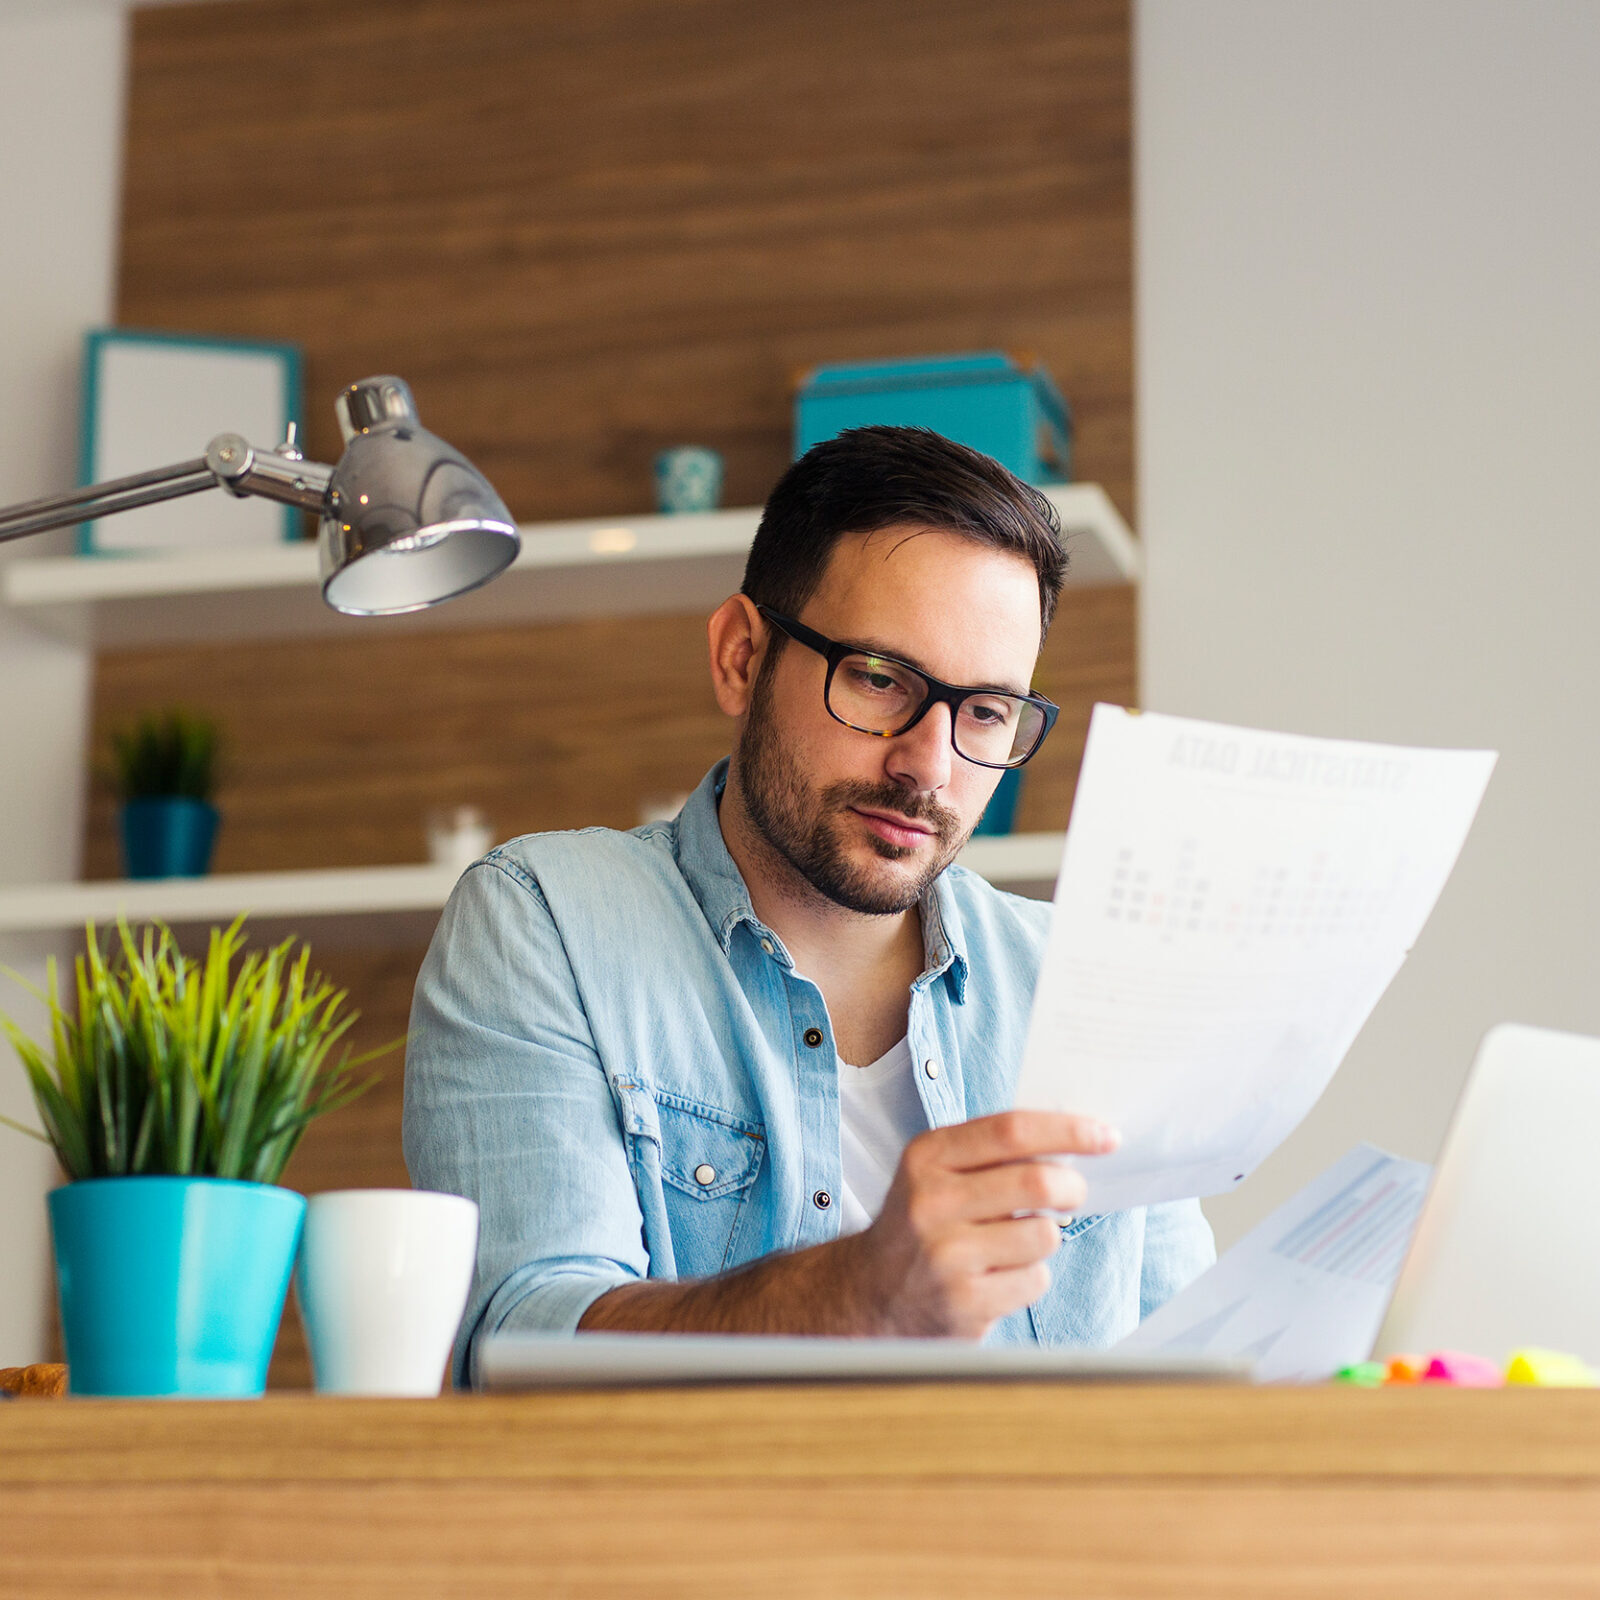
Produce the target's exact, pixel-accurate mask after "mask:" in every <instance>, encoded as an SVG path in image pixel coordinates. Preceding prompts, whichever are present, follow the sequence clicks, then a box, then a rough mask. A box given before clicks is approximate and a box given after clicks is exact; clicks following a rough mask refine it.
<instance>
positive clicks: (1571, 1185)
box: [1373, 1023, 1600, 1364]
mask: <svg viewBox="0 0 1600 1600" xmlns="http://www.w3.org/2000/svg"><path fill="white" fill-rule="evenodd" d="M1529 1345H1537V1346H1542V1347H1544V1348H1546V1349H1551V1350H1562V1351H1568V1352H1570V1353H1571V1354H1573V1355H1579V1356H1582V1357H1583V1358H1584V1359H1585V1360H1587V1361H1589V1362H1591V1363H1595V1364H1600V1039H1589V1038H1584V1037H1581V1036H1580V1035H1578V1034H1571V1033H1554V1032H1551V1031H1550V1030H1549V1029H1545V1028H1530V1027H1524V1026H1522V1025H1520V1024H1517V1023H1503V1024H1502V1025H1501V1026H1499V1027H1497V1028H1493V1029H1491V1030H1490V1032H1489V1033H1488V1034H1487V1035H1486V1036H1485V1038H1484V1041H1483V1043H1482V1044H1481V1045H1480V1046H1479V1048H1478V1055H1477V1059H1476V1060H1475V1061H1474V1063H1473V1067H1472V1072H1471V1075H1470V1076H1469V1077H1468V1079H1467V1084H1466V1088H1465V1089H1464V1090H1463V1091H1462V1095H1461V1100H1460V1103H1459V1104H1458V1105H1457V1107H1456V1114H1455V1117H1454V1119H1453V1120H1452V1122H1451V1124H1450V1129H1449V1132H1448V1133H1447V1134H1446V1136H1445V1143H1444V1150H1443V1152H1442V1154H1441V1155H1440V1158H1439V1164H1438V1167H1437V1169H1436V1171H1435V1173H1434V1178H1433V1184H1432V1186H1431V1187H1430V1189H1429V1191H1428V1197H1427V1200H1426V1201H1425V1203H1424V1205H1423V1208H1422V1216H1421V1218H1420V1220H1419V1221H1418V1223H1417V1230H1416V1234H1415V1235H1414V1237H1413V1239H1412V1242H1411V1249H1410V1252H1409V1253H1408V1254H1407V1256H1406V1260H1405V1265H1404V1266H1403V1267H1402V1268H1401V1270H1400V1277H1399V1279H1398V1281H1397V1282H1396V1284H1395V1289H1394V1294H1393V1296H1392V1297H1391V1298H1390V1301H1389V1309H1388V1312H1387V1314H1386V1315H1385V1317H1384V1319H1383V1323H1382V1325H1381V1327H1380V1328H1379V1330H1378V1336H1377V1339H1376V1340H1375V1341H1374V1344H1373V1354H1374V1355H1376V1356H1379V1357H1386V1356H1389V1355H1394V1354H1398V1353H1400V1352H1403V1351H1416V1352H1426V1351H1430V1350H1467V1351H1471V1352H1473V1353H1474V1354H1476V1355H1482V1356H1487V1357H1489V1358H1490V1359H1491V1360H1496V1361H1498V1360H1500V1359H1502V1358H1503V1357H1504V1356H1506V1355H1507V1354H1508V1353H1509V1352H1510V1351H1512V1350H1515V1349H1517V1348H1519V1347H1523V1346H1529Z"/></svg>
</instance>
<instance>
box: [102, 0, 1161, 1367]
mask: <svg viewBox="0 0 1600 1600" xmlns="http://www.w3.org/2000/svg"><path fill="white" fill-rule="evenodd" d="M132 29H133V35H132V75H131V82H130V89H129V102H128V143H127V166H126V180H125V188H124V197H123V219H122V253H121V272H120V287H119V304H118V316H119V320H120V321H121V322H123V323H124V324H126V325H130V326H143V327H157V328H169V329H179V330H188V331H196V332H214V333H219V334H230V335H241V336H259V337H266V338H277V339H288V340H292V341H294V342H296V343H298V344H300V345H301V346H302V347H303V348H304V350H305V353H306V417H305V427H304V437H305V438H306V442H307V444H308V447H309V449H310V451H311V453H312V454H314V455H318V456H320V457H321V458H322V459H326V460H332V459H334V458H335V457H336V455H337V452H338V448H339V445H338V439H337V434H336V430H335V428H334V423H333V415H332V406H331V401H332V397H333V395H334V393H335V392H336V390H337V389H338V388H339V387H340V386H342V385H343V384H345V383H347V382H349V381H350V380H351V379H354V378H358V377H361V376H363V375H366V374H369V373H374V372H398V373H400V374H401V375H402V376H404V377H405V378H407V379H408V380H409V381H410V382H411V384H412V386H413V388H414V390H415V391H416V394H417V399H418V403H419V406H420V408H421V411H422V415H423V419H424V421H425V422H427V423H428V424H429V425H430V426H432V427H433V428H434V429H436V430H437V431H438V432H439V433H441V434H442V435H444V437H446V438H448V439H450V440H451V441H452V442H453V443H455V444H457V445H458V446H459V447H460V448H462V449H463V450H465V451H466V452H467V453H468V454H469V455H470V456H471V457H472V458H473V459H474V460H476V461H477V462H478V464H479V465H480V466H482V467H483V468H484V469H485V471H487V472H488V474H489V475H490V477H491V478H492V479H493V481H494V482H495V484H496V485H497V487H498V488H499V489H500V490H501V492H502V494H503V495H504V496H505V498H506V500H507V502H508V504H509V505H510V506H511V508H512V510H513V511H514V512H515V513H516V514H517V515H518V516H519V517H520V518H523V519H526V520H537V519H542V518H554V517H562V516H584V515H605V514H608V513H613V512H614V513H618V514H624V513H630V512H636V511H639V510H642V509H645V508H647V507H648V505H649V503H650V486H649V485H650V461H651V458H652V456H653V455H654V454H655V452H656V451H658V450H660V449H662V448H664V447H666V446H669V445H673V444H678V443H683V442H687V441H694V442H700V443H705V444H709V445H712V446H714V447H715V448H717V449H718V450H720V451H722V452H723V454H724V456H725V458H726V461H727V482H726V493H725V498H726V500H727V502H728V503H730V504H753V503H757V502H759V501H760V500H761V499H762V498H764V496H765V494H766V492H767V490H768V488H769V487H770V486H771V483H772V481H773V480H774V479H775V477H776V476H777V475H778V473H779V472H780V471H781V470H782V468H783V466H784V465H785V464H786V462H787V460H788V456H789V441H790V431H791V423H790V403H791V385H792V381H793V377H794V374H795V373H796V372H797V371H799V370H801V369H803V368H805V367H806V366H808V365H811V364H814V363H816V362H820V361H828V360H848V359H869V358H874V357H893V356H898V355H916V354H925V353H928V352H933V351H940V350H962V349H975V348H982V347H989V346H1000V347H1004V348H1009V349H1014V350H1024V351H1029V352H1032V353H1035V354H1037V355H1038V356H1040V357H1041V358H1042V359H1043V360H1044V361H1046V362H1047V363H1048V365H1049V366H1050V368H1051V370H1052V371H1053V372H1054V373H1055V375H1056V377H1057V378H1058V380H1059V381H1060V383H1061V385H1062V387H1063V389H1064V390H1065V392H1066V393H1067V395H1068V397H1069V398H1070V400H1071V402H1072V404H1073V407H1074V411H1075V414H1076V420H1077V466H1078V475H1079V476H1080V477H1082V478H1085V479H1089V480H1093V481H1097V482H1100V483H1102V484H1104V485H1105V486H1106V488H1107V489H1108V490H1109V492H1110V493H1111V495H1112V497H1113V499H1114V500H1116V501H1117V503H1118V504H1119V505H1120V506H1121V507H1122V508H1123V509H1124V510H1125V511H1127V512H1129V513H1132V511H1133V509H1134V507H1133V460H1132V349H1131V346H1132V319H1131V305H1132V270H1131V248H1130V238H1131V207H1130V161H1129V126H1130V117H1129V59H1128V57H1129V48H1128V47H1129V26H1128V8H1127V3H1126V0H1073V4H1071V5H1064V4H1062V3H1061V0H1005V3H1004V4H1000V5H996V4H993V3H989V0H873V3H871V4H865V5H864V4H861V3H859V0H795V3H793V4H790V5H786V6H756V5H750V4H748V3H746V0H589V3H586V4H585V5H583V6H571V5H564V4H560V3H557V0H386V3H384V4H383V5H368V6H364V7H354V6H351V5H349V4H347V3H345V0H228V3H225V4H219V3H202V4H189V5H170V6H161V7H153V8H148V9H140V10H136V11H135V12H134V13H133V22H132ZM229 425H230V419H228V418H226V417H219V418H218V419H217V427H218V429H219V430H220V429H222V428H224V427H226V426H229ZM199 443H203V441H198V442H197V448H198V447H199ZM704 652H705V646H704V633H703V620H702V619H701V618H699V617H657V618H649V619H643V620H638V621H627V622H610V621H597V622H583V623H572V624H567V625H563V626H560V627H554V628H548V629H540V630H524V631H518V630H510V631H499V632H482V633H460V634H453V633H444V634H428V635H392V636H386V635H385V633H384V631H383V629H382V627H381V625H377V626H374V627H373V628H372V629H371V631H370V632H364V633H363V634H362V635H361V637H360V638H359V639H357V640H355V641H345V640H338V641H314V642H300V641H296V642H294V643H262V644H251V645H245V646H227V647H215V648H212V647H200V648H183V649H176V648H174V649H155V650H140V651H126V652H118V653H114V654H108V655H106V656H103V657H102V658H101V659H100V661H99V662H98V664H97V671H96V679H95V691H94V729H93V755H94V758H95V760H96V763H97V765H103V762H104V752H105V749H106V732H107V729H108V727H110V726H113V725H116V724H118V723H121V722H124V721H126V720H129V719H131V718H132V717H133V716H135V715H137V714H138V713H140V712H142V711H144V710H147V709H150V708H154V707H160V706H165V705H170V704H183V705H187V706H190V707H193V708H195V709H199V710H204V711H209V712H212V713H213V714H215V715H217V716H218V717H219V718H220V719H221V720H222V721H223V723H224V725H225V727H226V730H227V734H228V739H229V747H228V754H227V760H226V769H225V777H224V781H223V785H222V792H221V794H220V797H219V798H220V802H221V804H222V807H223V810H224V813H225V818H226V820H225V823H224V827H223V832H222V836H221V840H220V843H219V847H218V856H217V863H216V864H217V867H218V869H219V870H225V871H233V870H249V869H262V870H271V869H275V868H288V867H315V866H339V865H357V864H376V863H383V862H397V861H407V860H420V859H422V856H423V829H422V819H423V814H424V812H425V811H426V809H427V808H428V807H430V806H433V805H441V804H451V803H457V802H463V801H465V802H470V803H473V804H477V805H480V806H482V807H483V808H484V809H485V810H486V811H487V812H488V813H489V816H490V818H491V821H492V823H493V825H494V828H495V831H496V833H497V834H498V835H499V836H501V837H509V836H510V835H512V834H515V833H519V832H524V831H527V830H530V829H539V828H550V827H572V826H582V825H586V824H591V823H601V824H610V825H617V826H629V825H631V824H632V823H633V822H634V821H635V820H636V816H637V811H638V806H639V803H640V801H641V799H642V798H644V797H646V796H651V795H666V794H671V793H674V792H679V791H682V790H684V789H687V788H689V787H690V786H691V785H692V784H693V783H694V782H696V781H697V780H698V778H699V777H700V775H701V773H702V772H703V771H704V770H705V768H706V767H707V766H709V765H710V763H711V762H712V761H713V760H714V759H716V757H717V756H719V755H720V754H722V753H723V752H724V750H725V749H726V745H727V728H726V725H725V724H724V723H723V721H722V719H721V717H720V716H719V715H718V713H717V711H716V709H715V706H714V703H713V702H712V700H711V696H710V692H709V688H708V685H707V682H706V669H705V657H704ZM1038 682H1039V685H1040V687H1041V688H1043V689H1044V690H1045V692H1046V693H1049V694H1051V695H1052V696H1053V697H1055V698H1056V699H1058V700H1059V701H1061V703H1062V705H1063V707H1064V708H1065V709H1064V714H1063V717H1062V719H1061V723H1060V725H1059V727H1058V730H1057V732H1056V734H1055V736H1054V738H1053V739H1052V741H1051V744H1050V746H1048V747H1047V750H1046V752H1045V753H1043V754H1042V755H1041V756H1040V758H1039V759H1038V760H1037V761H1036V762H1035V763H1034V764H1033V766H1032V768H1031V769H1030V772H1029V776H1028V782H1027V785H1026V786H1025V790H1024V799H1023V806H1022V814H1021V818H1020V825H1021V826H1022V827H1024V828H1029V829H1032V828H1056V827H1060V826H1061V825H1062V824H1063V823H1064V821H1065V818H1066V816H1067V812H1068V810H1069V808H1070V804H1071V795H1072V788H1073V784H1074V782H1075V780H1076V775H1077V766H1078V760H1079V757H1080V755H1081V748H1082V738H1083V732H1084V729H1085V728H1086V726H1087V717H1088V708H1089V706H1090V704H1091V703H1092V702H1093V700H1094V699H1097V698H1102V699H1111V700H1118V701H1129V700H1132V699H1134V698H1135V697H1136V691H1135V678H1134V625H1133V600H1132V595H1131V593H1130V592H1129V591H1126V590H1121V591H1100V592H1094V593H1082V594H1075V595H1070V596H1069V597H1068V598H1067V601H1066V603H1065V604H1064V605H1063V609H1062V613H1061V617H1060V620H1059V621H1058V623H1057V625H1056V628H1055V630H1054V634H1053V637H1052V639H1051V642H1050V647H1049V650H1048V651H1047V653H1046V657H1045V659H1044V661H1043V662H1042V663H1041V669H1040V674H1039V678H1038ZM85 856H86V871H87V872H88V874H89V875H91V876H106V875H113V874H115V872H116V871H117V870H118V868H117V860H116V854H115V848H114V843H113V835H112V812H111V806H110V802H109V799H108V797H107V796H106V795H105V794H103V793H101V792H98V790H97V792H96V794H95V797H94V800H93V803H92V805H91V808H90V813H89V824H88V838H87V847H86V852H85ZM310 931H311V932H312V933H313V935H314V936H315V931H316V930H315V928H312V929H311V930H310ZM325 943H326V942H325V941H323V940H319V941H318V943H317V956H318V960H319V964H320V965H322V966H323V967H324V968H325V969H326V970H328V971H329V972H330V974H331V975H332V976H334V977H335V978H337V979H338V980H339V981H340V982H341V983H343V984H346V985H348V986H349V987H350V988H351V990H352V994H353V997H354V1000H355V1003H356V1004H357V1005H359V1006H360V1008H361V1009H362V1011H363V1013H364V1019H363V1022H362V1024H361V1028H360V1033H359V1039H360V1041H361V1042H362V1043H363V1044H367V1043H373V1042H377V1041H379V1040H382V1039H384V1038H388V1037H393V1036H394V1035H396V1034H398V1033H399V1032H401V1031H402V1030H403V1028H404V1026H405V1019H406V1011H407V1007H408V1004H409V997H410V988H411V983H412V980H413V978H414V976H415V972H416V967H417V964H418V962H419V961H420V959H421V955H422V952H421V950H420V948H415V947H407V948H404V949H399V950H373V949H345V948H338V947H331V948H328V947H325ZM401 1090H402V1073H401V1071H400V1062H399V1058H398V1057H395V1058H392V1059H391V1061H390V1062H389V1063H388V1066H387V1070H386V1072H385V1075H384V1078H383V1081H382V1083H381V1085H380V1087H379V1088H378V1089H377V1090H375V1091H374V1092H373V1094H372V1095H371V1096H370V1097H368V1098H367V1099H365V1100H363V1101H361V1102H359V1103H358V1104H357V1105H355V1106H352V1107H350V1108H348V1109H346V1110H345V1111H343V1112H341V1113H339V1114H338V1115H337V1116H335V1117H333V1118H331V1119H329V1120H328V1121H327V1122H326V1123H324V1124H321V1125H319V1126H318V1127H316V1128H314V1129H313V1130H312V1131H311V1133H310V1134H309V1135H308V1136H307V1138H306V1141H305V1144H304V1146H303V1147H302V1150H301V1153H300V1154H299V1155H298V1156H297V1158H296V1160H295V1163H294V1165H293V1166H292V1167H291V1169H290V1173H289V1181H290V1182H292V1183H294V1184H295V1185H296V1186H298V1187H301V1188H304V1189H307V1190H313V1191H314V1190H316V1189H321V1188H330V1187H342V1186H346V1185H350V1184H376V1185H382V1184H390V1183H403V1182H404V1181H405V1173H404V1168H403V1166H402V1164H401V1162H400V1152H399V1138H398V1119H399V1108H400V1103H401ZM274 1372H275V1381H278V1382H296V1381H302V1380H303V1378H304V1375H305V1363H304V1353H303V1350H302V1349H301V1348H300V1345H299V1334H298V1328H297V1326H296V1325H295V1323H294V1319H293V1317H292V1316H291V1317H290V1318H288V1319H286V1324H285V1334H284V1338H283V1340H282V1341H281V1344H280V1353H279V1359H278V1362H277V1364H276V1366H275V1369H274Z"/></svg>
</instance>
